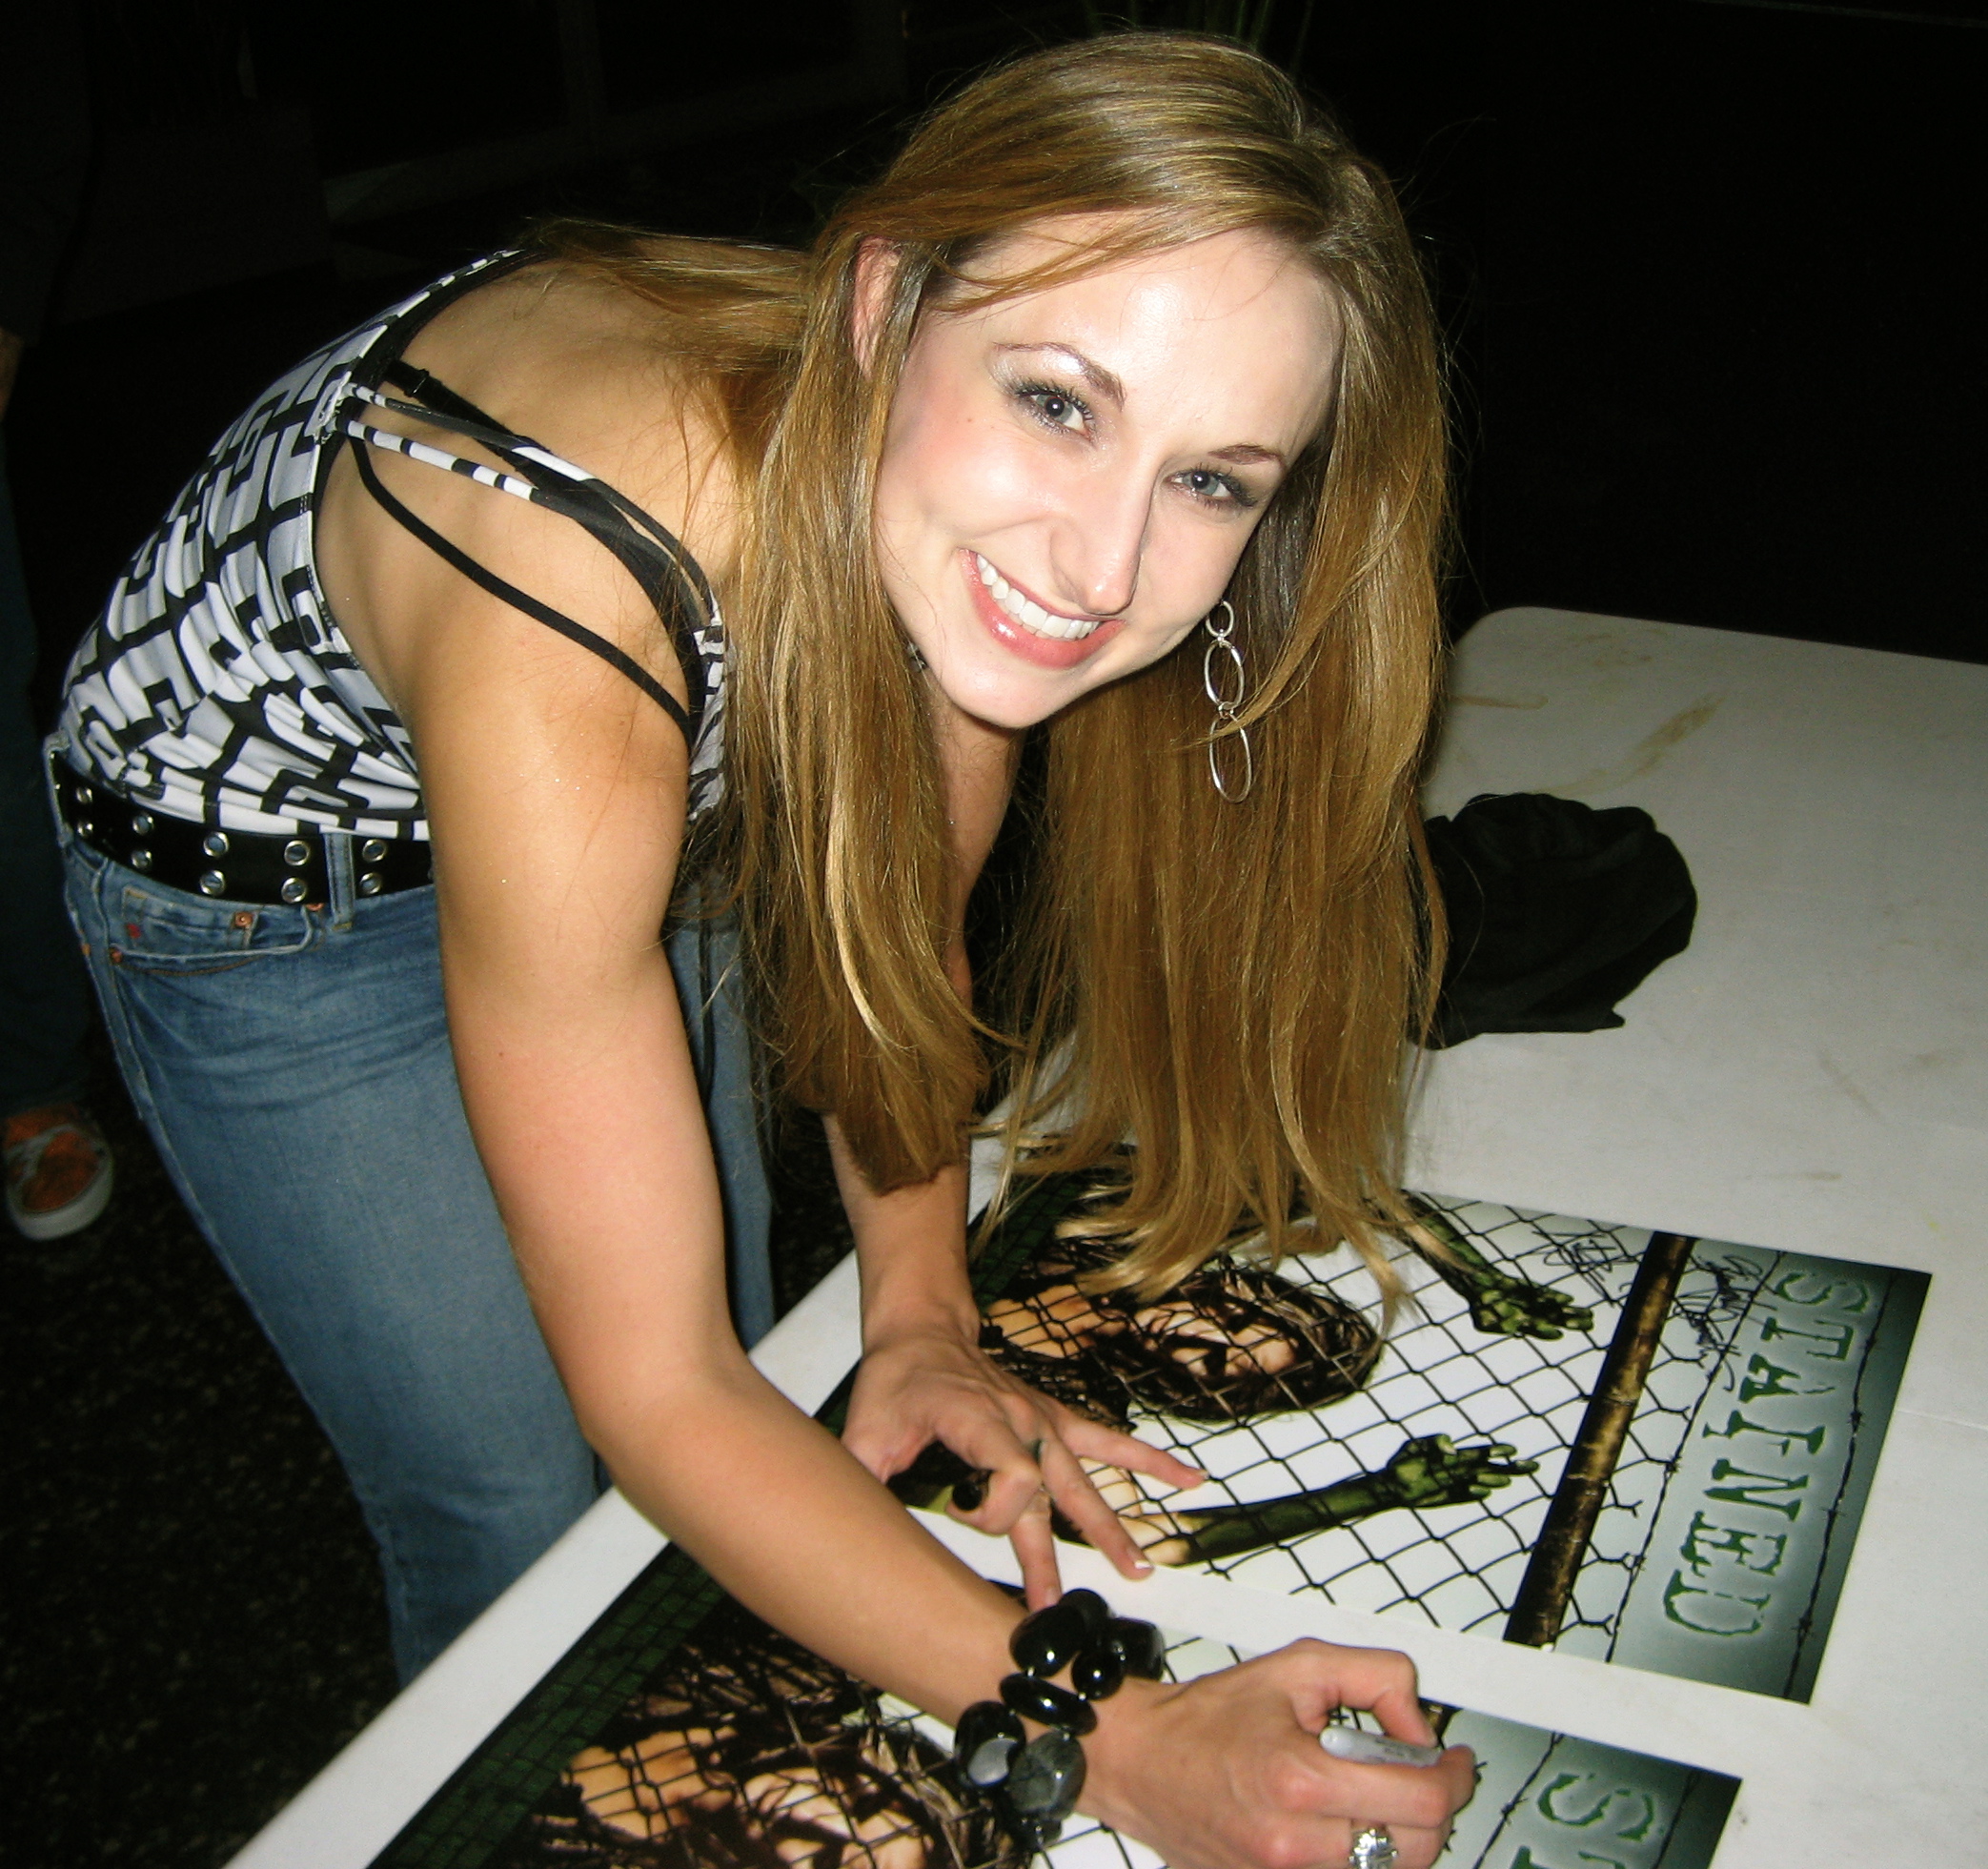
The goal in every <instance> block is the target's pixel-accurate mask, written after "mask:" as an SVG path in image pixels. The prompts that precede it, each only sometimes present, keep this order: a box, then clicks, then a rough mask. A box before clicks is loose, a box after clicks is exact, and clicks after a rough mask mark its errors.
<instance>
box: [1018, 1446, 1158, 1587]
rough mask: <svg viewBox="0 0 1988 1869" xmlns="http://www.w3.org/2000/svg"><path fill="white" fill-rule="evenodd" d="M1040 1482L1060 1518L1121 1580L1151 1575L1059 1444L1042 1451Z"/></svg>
mask: <svg viewBox="0 0 1988 1869" xmlns="http://www.w3.org/2000/svg"><path fill="white" fill-rule="evenodd" d="M1043 1479H1044V1483H1045V1485H1046V1486H1047V1488H1048V1490H1049V1497H1050V1498H1051V1499H1053V1500H1054V1501H1055V1503H1056V1504H1057V1506H1058V1507H1060V1508H1061V1509H1062V1512H1063V1514H1064V1516H1065V1518H1067V1519H1068V1520H1069V1521H1070V1523H1071V1524H1072V1525H1074V1526H1075V1527H1076V1528H1077V1530H1078V1531H1080V1532H1081V1533H1083V1534H1084V1537H1085V1543H1087V1544H1088V1545H1089V1546H1090V1547H1091V1549H1092V1550H1094V1551H1096V1552H1099V1553H1101V1554H1103V1555H1104V1556H1105V1557H1106V1558H1108V1559H1109V1560H1110V1562H1111V1564H1112V1566H1113V1568H1114V1569H1116V1570H1117V1571H1118V1573H1119V1574H1120V1575H1121V1576H1126V1577H1132V1578H1139V1577H1148V1576H1151V1575H1152V1572H1153V1567H1152V1565H1151V1564H1150V1563H1149V1562H1148V1561H1147V1559H1146V1555H1145V1554H1144V1553H1142V1552H1141V1551H1140V1549H1139V1546H1138V1544H1137V1543H1136V1542H1135V1540H1134V1539H1133V1537H1132V1534H1130V1533H1129V1532H1127V1531H1126V1528H1125V1525H1124V1523H1123V1522H1122V1521H1121V1520H1120V1518H1119V1515H1118V1514H1117V1513H1115V1512H1113V1511H1112V1510H1111V1508H1110V1506H1109V1505H1107V1504H1106V1501H1105V1499H1104V1497H1103V1495H1102V1494H1101V1493H1099V1492H1098V1489H1097V1488H1096V1487H1095V1486H1094V1485H1093V1484H1092V1483H1091V1478H1090V1475H1089V1474H1088V1473H1085V1471H1084V1469H1083V1467H1082V1466H1081V1465H1080V1464H1079V1463H1078V1460H1077V1456H1076V1455H1075V1454H1074V1453H1071V1452H1070V1450H1069V1449H1068V1448H1067V1447H1065V1446H1064V1444H1063V1443H1062V1442H1061V1441H1050V1442H1048V1443H1047V1444H1045V1447H1044V1450H1043Z"/></svg>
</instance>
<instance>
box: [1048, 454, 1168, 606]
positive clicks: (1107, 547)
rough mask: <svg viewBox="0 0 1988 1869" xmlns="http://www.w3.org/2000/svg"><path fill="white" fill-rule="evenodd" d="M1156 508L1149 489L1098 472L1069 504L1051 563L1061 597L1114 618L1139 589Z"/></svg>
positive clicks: (1142, 485) (1052, 553) (1129, 602)
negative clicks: (1140, 570)
mask: <svg viewBox="0 0 1988 1869" xmlns="http://www.w3.org/2000/svg"><path fill="white" fill-rule="evenodd" d="M1151 512H1152V495H1151V490H1150V488H1148V487H1146V486H1145V485H1144V484H1140V483H1135V482H1133V481H1131V480H1129V479H1120V478H1118V477H1104V476H1100V477H1099V479H1098V480H1097V481H1096V482H1093V483H1092V484H1090V485H1087V486H1085V488H1083V489H1082V490H1081V493H1080V496H1079V497H1078V498H1073V499H1072V500H1071V501H1070V502H1069V504H1068V505H1067V506H1066V507H1065V513H1064V522H1063V524H1062V526H1061V527H1059V528H1058V534H1059V536H1058V538H1057V539H1056V543H1055V547H1054V549H1053V550H1052V552H1051V554H1050V563H1051V566H1052V567H1053V569H1054V570H1055V572H1056V575H1057V579H1058V581H1059V582H1060V583H1061V584H1062V585H1063V586H1064V588H1063V589H1062V590H1061V591H1059V592H1058V596H1059V597H1062V598H1065V599H1068V600H1069V601H1070V603H1071V604H1072V606H1073V607H1074V608H1076V609H1078V610H1081V611H1082V613H1083V614H1084V615H1085V616H1087V617H1115V616H1117V615H1118V614H1119V613H1120V612H1121V611H1122V610H1126V609H1128V608H1129V607H1130V605H1131V602H1132V598H1133V596H1134V594H1135V593H1136V592H1137V590H1138V588H1139V565H1140V560H1141V559H1142V558H1143V557H1144V555H1145V552H1146V524H1147V521H1148V519H1149V518H1150V516H1151Z"/></svg>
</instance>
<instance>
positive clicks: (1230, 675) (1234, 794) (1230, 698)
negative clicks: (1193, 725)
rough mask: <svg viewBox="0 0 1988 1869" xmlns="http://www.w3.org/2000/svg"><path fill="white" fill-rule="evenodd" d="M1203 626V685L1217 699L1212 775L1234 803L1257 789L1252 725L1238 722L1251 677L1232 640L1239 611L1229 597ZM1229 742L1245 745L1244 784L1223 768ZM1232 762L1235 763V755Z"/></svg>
mask: <svg viewBox="0 0 1988 1869" xmlns="http://www.w3.org/2000/svg"><path fill="white" fill-rule="evenodd" d="M1217 616H1220V617H1221V618H1222V619H1223V622H1222V626H1221V627H1220V628H1219V629H1218V628H1216V626H1215V619H1216V617H1217ZM1201 626H1202V628H1203V629H1205V630H1207V633H1208V640H1207V647H1206V648H1205V649H1203V650H1202V652H1201V686H1202V691H1203V692H1204V693H1205V694H1206V695H1207V698H1208V699H1209V700H1210V701H1213V702H1214V703H1215V724H1214V727H1213V729H1212V730H1211V731H1210V732H1209V734H1208V777H1209V778H1210V779H1212V780H1213V781H1214V782H1215V789H1216V790H1217V791H1218V792H1220V793H1221V794H1222V796H1223V797H1224V798H1226V799H1227V801H1228V802H1229V803H1230V804H1240V803H1242V802H1243V801H1244V800H1245V799H1246V798H1248V796H1249V794H1250V792H1251V791H1253V790H1254V789H1255V786H1256V756H1255V755H1254V754H1253V753H1252V752H1250V750H1249V729H1248V727H1237V726H1236V724H1235V722H1236V716H1237V714H1238V713H1239V712H1240V711H1241V710H1242V705H1243V702H1244V701H1245V700H1246V699H1247V698H1248V693H1249V681H1248V677H1247V676H1246V675H1245V674H1244V673H1243V652H1242V651H1241V650H1240V649H1238V648H1237V647H1236V645H1235V642H1234V640H1232V638H1233V632H1234V630H1235V626H1236V613H1235V609H1234V607H1233V606H1232V605H1231V604H1230V603H1229V601H1228V599H1227V598H1224V599H1222V601H1221V602H1220V603H1218V604H1216V606H1215V607H1214V609H1212V610H1210V611H1209V612H1208V614H1207V616H1206V617H1204V618H1203V619H1202V620H1201ZM1224 656H1227V658H1228V660H1227V663H1226V664H1225V663H1224V662H1223V661H1222V660H1221V658H1222V657H1224ZM1229 727H1234V728H1235V731H1234V732H1233V733H1228V732H1226V731H1224V730H1225V729H1226V728H1229ZM1226 745H1240V746H1241V747H1242V749H1243V762H1242V763H1243V770H1242V782H1241V783H1240V784H1238V783H1236V782H1234V781H1233V780H1232V779H1231V778H1230V777H1229V775H1227V774H1226V773H1225V772H1224V771H1223V756H1222V751H1221V749H1222V748H1223V747H1224V746H1226ZM1229 763H1230V764H1231V765H1232V764H1233V763H1234V761H1233V759H1232V758H1231V759H1230V761H1229Z"/></svg>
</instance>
